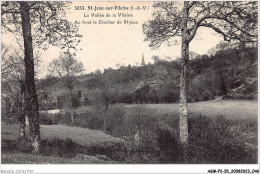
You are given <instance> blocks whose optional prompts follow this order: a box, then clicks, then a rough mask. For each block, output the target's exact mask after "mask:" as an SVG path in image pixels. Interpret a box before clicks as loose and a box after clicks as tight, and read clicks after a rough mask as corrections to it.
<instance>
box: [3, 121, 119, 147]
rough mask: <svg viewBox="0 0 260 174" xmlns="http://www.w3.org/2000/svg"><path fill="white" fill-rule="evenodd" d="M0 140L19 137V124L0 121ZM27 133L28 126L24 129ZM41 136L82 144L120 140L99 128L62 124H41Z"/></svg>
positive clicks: (88, 144)
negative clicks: (67, 139) (0, 134)
mask: <svg viewBox="0 0 260 174" xmlns="http://www.w3.org/2000/svg"><path fill="white" fill-rule="evenodd" d="M1 126H2V141H5V140H16V139H18V137H19V132H18V131H19V125H17V124H5V123H2V125H1ZM26 133H27V135H28V126H27V129H26ZM41 138H42V139H49V138H60V139H66V138H71V139H72V141H74V142H76V143H77V144H79V145H82V146H90V145H95V144H102V143H105V142H122V141H123V140H122V139H120V138H116V137H112V136H110V135H108V134H105V133H103V132H102V131H99V130H90V129H84V128H80V127H70V126H64V125H41Z"/></svg>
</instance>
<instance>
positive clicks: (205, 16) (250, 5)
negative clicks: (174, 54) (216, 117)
mask: <svg viewBox="0 0 260 174" xmlns="http://www.w3.org/2000/svg"><path fill="white" fill-rule="evenodd" d="M153 7H154V8H155V9H156V10H155V13H154V14H153V17H154V18H153V19H152V20H149V21H148V22H147V23H144V24H143V32H144V34H145V36H146V38H145V40H146V41H150V45H149V46H150V47H153V48H158V47H159V46H161V44H162V43H164V42H168V43H172V41H174V43H178V41H179V40H181V59H180V100H179V102H180V105H179V114H180V125H179V126H180V129H179V130H180V142H181V143H182V144H184V145H185V144H187V143H188V121H187V115H188V108H187V96H188V91H187V89H188V80H187V79H188V78H187V66H188V61H189V44H190V42H191V41H192V40H193V38H194V37H195V36H196V33H197V30H198V29H199V28H202V27H204V28H210V29H212V30H214V31H215V32H217V33H218V34H220V35H222V36H223V38H224V40H225V41H230V40H233V39H234V40H238V41H240V42H246V41H247V40H250V39H252V38H254V37H256V33H257V30H256V29H257V17H258V12H257V8H258V7H257V2H253V1H247V2H241V1H240V2H228V1H223V2H216V1H209V2H207V1H204V2H197V1H192V2H189V1H184V2H156V3H154V5H153Z"/></svg>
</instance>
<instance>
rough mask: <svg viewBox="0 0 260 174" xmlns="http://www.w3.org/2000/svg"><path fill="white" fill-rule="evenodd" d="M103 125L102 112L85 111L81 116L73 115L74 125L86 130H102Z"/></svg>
mask: <svg viewBox="0 0 260 174" xmlns="http://www.w3.org/2000/svg"><path fill="white" fill-rule="evenodd" d="M103 123H104V118H103V112H101V111H98V110H95V111H87V112H85V113H81V114H75V116H74V125H75V126H79V127H83V128H88V129H100V130H101V129H102V128H103Z"/></svg>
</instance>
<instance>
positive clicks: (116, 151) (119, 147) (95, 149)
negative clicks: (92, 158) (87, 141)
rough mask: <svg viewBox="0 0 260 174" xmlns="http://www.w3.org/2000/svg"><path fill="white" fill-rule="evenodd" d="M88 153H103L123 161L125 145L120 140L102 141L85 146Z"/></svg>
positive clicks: (125, 154)
mask: <svg viewBox="0 0 260 174" xmlns="http://www.w3.org/2000/svg"><path fill="white" fill-rule="evenodd" d="M86 151H87V154H88V155H105V156H107V157H108V158H110V159H112V160H116V161H125V160H126V158H127V147H126V144H125V143H122V142H104V143H101V144H95V145H91V146H88V147H86Z"/></svg>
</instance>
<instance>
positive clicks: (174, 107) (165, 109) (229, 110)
mask: <svg viewBox="0 0 260 174" xmlns="http://www.w3.org/2000/svg"><path fill="white" fill-rule="evenodd" d="M133 106H136V105H126V107H133ZM141 106H143V107H147V108H151V109H156V110H158V111H159V112H161V113H178V112H179V104H178V103H173V104H141ZM188 110H189V112H190V113H200V114H203V115H206V116H213V117H214V116H217V115H223V116H225V117H226V118H228V119H255V120H257V118H258V113H257V112H258V107H257V101H252V100H211V101H205V102H198V103H189V104H188Z"/></svg>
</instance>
